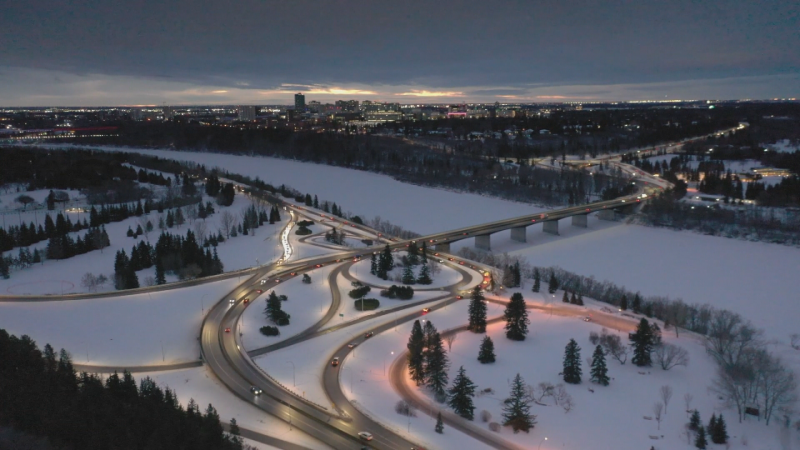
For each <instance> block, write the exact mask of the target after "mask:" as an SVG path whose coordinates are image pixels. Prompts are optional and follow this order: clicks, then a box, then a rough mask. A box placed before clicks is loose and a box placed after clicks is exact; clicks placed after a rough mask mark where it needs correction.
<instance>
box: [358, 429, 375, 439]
mask: <svg viewBox="0 0 800 450" xmlns="http://www.w3.org/2000/svg"><path fill="white" fill-rule="evenodd" d="M358 437H360V438H361V439H364V440H365V441H371V440H372V433H367V432H366V431H359V432H358Z"/></svg>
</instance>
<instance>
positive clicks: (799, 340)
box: [789, 333, 800, 350]
mask: <svg viewBox="0 0 800 450" xmlns="http://www.w3.org/2000/svg"><path fill="white" fill-rule="evenodd" d="M789 339H790V342H791V344H790V345H791V346H792V348H793V349H795V350H800V334H797V333H794V334H793V335H791V336H789Z"/></svg>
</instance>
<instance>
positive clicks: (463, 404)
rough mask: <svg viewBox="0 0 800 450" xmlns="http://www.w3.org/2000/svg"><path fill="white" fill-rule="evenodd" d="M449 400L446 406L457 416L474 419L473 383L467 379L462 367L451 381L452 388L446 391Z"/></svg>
mask: <svg viewBox="0 0 800 450" xmlns="http://www.w3.org/2000/svg"><path fill="white" fill-rule="evenodd" d="M447 392H448V394H450V398H449V400H448V401H447V404H448V405H450V407H451V408H453V411H454V412H455V413H456V414H458V415H459V416H461V417H463V418H465V419H467V420H472V419H473V418H474V417H475V405H474V404H473V403H472V397H474V396H475V383H473V382H472V380H470V379H469V377H467V375H466V372H465V371H464V366H461V367H460V368H459V369H458V374H457V375H456V377H455V378H454V379H453V387H451V388H450V389H449V390H448V391H447Z"/></svg>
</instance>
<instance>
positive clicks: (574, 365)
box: [563, 339, 581, 384]
mask: <svg viewBox="0 0 800 450" xmlns="http://www.w3.org/2000/svg"><path fill="white" fill-rule="evenodd" d="M563 373H564V382H566V383H570V384H579V383H580V382H581V348H580V347H578V343H577V342H575V339H570V340H569V343H568V344H567V347H566V348H565V349H564V371H563Z"/></svg>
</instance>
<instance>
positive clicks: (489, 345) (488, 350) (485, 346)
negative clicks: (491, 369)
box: [478, 336, 495, 364]
mask: <svg viewBox="0 0 800 450" xmlns="http://www.w3.org/2000/svg"><path fill="white" fill-rule="evenodd" d="M494 360H495V357H494V342H492V338H490V337H489V336H484V338H483V341H481V349H480V350H479V351H478V361H480V362H481V364H488V363H493V362H494Z"/></svg>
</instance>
